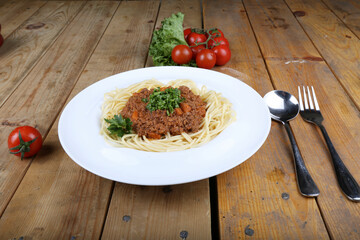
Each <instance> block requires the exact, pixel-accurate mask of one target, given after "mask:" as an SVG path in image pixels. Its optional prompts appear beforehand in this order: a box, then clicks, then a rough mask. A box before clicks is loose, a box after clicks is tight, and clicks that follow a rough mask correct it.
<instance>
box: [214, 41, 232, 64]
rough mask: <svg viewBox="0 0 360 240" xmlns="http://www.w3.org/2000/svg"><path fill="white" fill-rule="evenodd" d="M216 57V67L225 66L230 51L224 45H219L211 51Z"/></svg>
mask: <svg viewBox="0 0 360 240" xmlns="http://www.w3.org/2000/svg"><path fill="white" fill-rule="evenodd" d="M212 50H213V51H214V53H215V55H216V65H218V66H222V65H225V64H226V63H227V62H228V61H229V60H230V58H231V51H230V49H229V48H228V47H227V46H225V45H219V46H216V47H214V48H213V49H212Z"/></svg>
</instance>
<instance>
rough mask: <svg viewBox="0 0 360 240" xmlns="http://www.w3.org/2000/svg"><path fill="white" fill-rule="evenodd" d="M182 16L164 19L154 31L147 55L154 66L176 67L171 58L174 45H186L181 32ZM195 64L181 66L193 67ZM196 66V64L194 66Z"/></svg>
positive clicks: (182, 31)
mask: <svg viewBox="0 0 360 240" xmlns="http://www.w3.org/2000/svg"><path fill="white" fill-rule="evenodd" d="M183 21H184V14H183V13H181V12H178V13H176V14H172V15H171V16H170V17H169V18H165V19H164V20H163V21H162V22H161V24H162V26H161V28H160V29H158V30H155V31H154V33H153V38H152V41H151V44H150V48H149V55H150V56H151V57H152V59H153V62H154V65H155V66H177V65H178V64H177V63H175V62H174V61H173V60H172V58H171V51H172V50H173V48H174V47H175V46H176V45H180V44H183V45H187V46H188V44H187V43H186V41H185V39H184V30H183V26H182V25H183ZM194 64H195V62H190V63H189V64H184V65H183V66H194ZM195 66H196V64H195Z"/></svg>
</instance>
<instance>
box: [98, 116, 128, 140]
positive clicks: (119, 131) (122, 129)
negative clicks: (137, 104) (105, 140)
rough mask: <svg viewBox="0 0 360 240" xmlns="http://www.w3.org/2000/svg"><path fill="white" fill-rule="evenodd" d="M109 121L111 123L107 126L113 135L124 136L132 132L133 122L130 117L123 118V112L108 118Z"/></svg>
mask: <svg viewBox="0 0 360 240" xmlns="http://www.w3.org/2000/svg"><path fill="white" fill-rule="evenodd" d="M105 121H106V122H107V123H110V125H109V127H108V128H107V129H108V130H109V132H110V133H111V134H113V135H118V136H119V137H122V136H124V134H128V133H130V132H131V130H132V128H131V125H132V122H131V120H130V119H129V118H123V117H122V116H121V114H119V115H114V117H113V118H112V119H106V118H105Z"/></svg>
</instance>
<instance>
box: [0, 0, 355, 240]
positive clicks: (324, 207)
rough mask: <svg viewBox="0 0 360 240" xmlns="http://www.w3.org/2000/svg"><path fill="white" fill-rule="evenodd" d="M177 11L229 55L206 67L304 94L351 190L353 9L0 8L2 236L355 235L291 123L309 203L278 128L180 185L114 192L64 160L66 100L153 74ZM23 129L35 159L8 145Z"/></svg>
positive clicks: (331, 0) (204, 5)
mask: <svg viewBox="0 0 360 240" xmlns="http://www.w3.org/2000/svg"><path fill="white" fill-rule="evenodd" d="M179 11H181V12H183V13H184V14H185V21H184V26H185V27H190V26H191V27H204V28H211V27H219V28H220V29H222V30H223V32H224V33H225V35H226V37H227V39H228V40H229V42H230V46H231V51H232V59H231V61H230V62H229V63H227V64H226V65H225V66H223V67H215V68H214V70H215V71H220V72H223V73H226V74H228V75H231V76H233V77H235V78H238V79H239V80H240V81H243V82H245V83H246V84H248V85H250V86H251V87H252V88H254V89H255V90H256V91H257V92H258V93H259V94H260V95H261V96H264V95H265V94H266V93H267V92H269V91H271V90H273V89H281V90H285V91H288V92H291V93H293V94H295V96H297V86H298V85H313V86H314V87H315V89H316V91H317V96H318V100H319V102H320V105H321V108H322V113H323V115H324V117H325V122H324V124H325V126H326V128H327V130H328V133H329V135H330V136H331V138H332V140H333V143H334V145H335V147H336V149H337V151H338V153H339V154H340V156H341V157H342V159H343V161H344V163H345V164H346V166H347V167H348V168H349V170H350V171H351V173H352V174H353V176H354V178H355V179H356V180H357V182H360V158H359V156H360V112H359V108H360V60H359V59H360V40H359V38H360V2H359V1H358V0H285V1H283V0H244V1H230V0H229V1H215V0H202V1H191V0H184V1H165V0H163V1H161V2H160V1H123V2H120V1H26V0H19V1H16V0H0V23H1V25H2V34H3V36H4V38H5V43H4V45H3V46H2V47H1V48H0V104H1V105H0V107H1V110H0V123H1V126H0V135H1V139H2V141H3V144H2V145H1V147H0V153H1V159H0V216H1V219H0V239H72V240H74V239H99V238H101V239H182V238H181V236H183V237H185V236H186V235H187V238H186V239H218V238H220V239H329V238H330V239H360V204H359V203H355V202H351V201H349V200H348V199H347V198H346V197H345V196H344V195H343V194H342V192H341V190H340V188H339V186H338V183H337V181H336V178H335V173H334V170H333V166H332V164H331V161H330V154H329V152H328V150H327V148H326V145H325V141H324V140H323V138H322V135H321V133H320V131H319V129H318V128H316V127H315V126H314V125H312V124H309V123H306V122H304V121H303V120H302V119H301V118H300V117H298V118H296V119H295V120H294V121H292V122H291V127H292V130H293V132H294V134H295V138H296V141H297V143H298V145H299V148H300V150H301V154H302V156H303V157H304V160H305V162H306V165H307V167H308V169H309V171H310V173H311V175H312V176H313V178H314V180H315V182H316V183H317V185H318V187H319V189H320V192H321V193H320V195H319V196H318V197H317V198H306V197H303V196H301V195H300V194H299V191H298V189H297V185H296V181H295V173H294V166H293V157H292V151H291V146H290V144H289V141H288V138H287V135H286V132H285V129H284V128H283V127H282V126H281V124H279V123H276V122H272V126H271V132H270V134H269V136H268V138H267V140H266V142H265V143H264V145H263V146H262V147H261V148H260V150H259V151H258V152H257V153H256V154H255V155H253V156H252V157H251V158H250V159H248V160H247V161H246V162H244V163H242V164H241V165H239V166H237V167H236V168H234V169H232V170H230V171H228V172H225V173H223V174H221V175H218V176H216V177H213V178H210V179H206V180H202V181H197V182H193V183H188V184H182V185H174V186H163V187H144V186H135V185H128V184H123V183H119V182H113V181H110V180H107V179H104V178H101V177H99V176H96V175H94V174H92V173H90V172H88V171H86V170H84V169H83V168H81V167H79V166H78V165H77V164H76V163H74V162H73V161H72V160H71V159H70V158H69V157H68V156H67V154H66V153H65V152H64V150H63V149H62V147H61V145H60V142H59V139H58V132H57V127H58V119H59V115H60V113H61V111H62V109H63V107H64V106H65V104H66V103H67V102H68V101H69V100H70V99H72V98H73V97H74V96H75V95H76V94H77V93H78V92H79V91H81V90H82V89H84V88H85V87H87V86H89V85H90V84H92V83H94V82H96V81H99V80H101V79H103V78H105V77H108V76H110V75H113V74H116V73H119V72H124V71H127V70H130V69H136V68H143V67H148V66H151V65H152V63H151V60H150V58H149V57H148V47H149V44H150V41H151V37H152V32H153V30H154V28H156V27H159V26H160V25H161V21H162V20H163V19H164V18H165V17H168V16H170V15H171V14H172V13H176V12H179ZM20 125H32V126H35V127H36V128H37V129H39V131H40V132H41V134H42V135H43V137H44V146H43V148H42V150H41V152H40V153H39V154H38V155H37V156H36V157H35V158H34V159H26V160H23V161H21V160H20V159H19V158H18V157H15V156H12V155H10V154H8V148H7V144H6V139H7V136H8V134H9V133H10V132H11V130H12V129H14V128H15V127H17V126H20ZM184 239H185V238H184Z"/></svg>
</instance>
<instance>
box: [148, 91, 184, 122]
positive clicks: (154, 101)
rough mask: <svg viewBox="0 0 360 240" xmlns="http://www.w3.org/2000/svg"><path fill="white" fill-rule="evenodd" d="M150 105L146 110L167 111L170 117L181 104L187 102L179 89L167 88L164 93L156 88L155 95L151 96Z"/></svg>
mask: <svg viewBox="0 0 360 240" xmlns="http://www.w3.org/2000/svg"><path fill="white" fill-rule="evenodd" d="M147 100H148V102H149V103H148V104H147V105H146V108H147V109H149V110H150V111H155V110H158V109H160V110H166V113H167V115H168V116H169V115H170V114H171V113H173V112H174V109H175V108H178V107H180V105H179V104H180V103H181V102H183V101H184V100H185V98H183V97H181V91H180V89H178V88H166V89H165V90H164V91H160V88H159V87H158V88H155V89H154V91H153V93H152V94H150V96H149V99H147Z"/></svg>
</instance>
